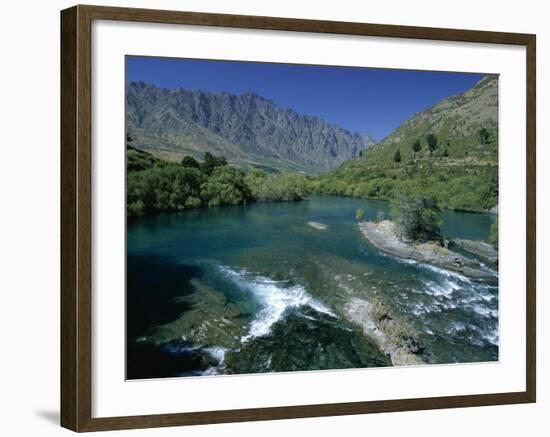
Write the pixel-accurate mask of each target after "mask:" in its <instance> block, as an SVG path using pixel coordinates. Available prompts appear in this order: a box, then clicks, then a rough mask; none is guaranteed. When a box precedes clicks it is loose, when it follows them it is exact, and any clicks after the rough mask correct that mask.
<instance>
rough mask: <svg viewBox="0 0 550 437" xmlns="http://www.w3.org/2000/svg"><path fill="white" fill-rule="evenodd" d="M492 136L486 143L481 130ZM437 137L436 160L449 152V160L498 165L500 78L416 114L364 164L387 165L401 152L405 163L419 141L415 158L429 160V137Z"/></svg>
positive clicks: (365, 157) (367, 155) (488, 79)
mask: <svg viewBox="0 0 550 437" xmlns="http://www.w3.org/2000/svg"><path fill="white" fill-rule="evenodd" d="M481 128H485V129H486V130H487V132H488V133H489V136H488V138H487V139H486V142H484V143H483V144H482V143H481V141H480V136H479V131H480V129H481ZM430 133H432V134H434V135H435V137H436V138H437V142H438V144H437V149H436V151H435V152H434V155H435V157H442V155H444V152H445V150H446V151H447V155H448V161H451V160H467V161H470V162H474V161H477V162H483V163H491V164H496V162H497V159H498V77H497V76H486V77H485V78H484V79H482V80H481V81H480V82H478V83H477V84H476V86H474V87H473V88H471V89H470V90H468V91H466V92H465V93H463V94H459V95H456V96H452V97H448V98H446V99H444V100H442V101H441V102H439V103H437V104H436V105H434V106H432V107H431V108H429V109H427V110H425V111H422V112H419V113H418V114H416V115H414V116H413V117H411V118H410V119H408V120H407V121H405V122H404V123H403V124H402V125H400V126H399V127H398V128H397V129H395V130H394V131H393V132H391V133H390V134H389V135H388V136H387V137H386V138H384V139H383V140H382V141H380V142H379V143H378V144H377V145H376V147H373V148H371V149H370V150H369V151H368V152H366V153H364V154H363V156H362V158H360V160H361V161H364V162H368V163H385V162H390V161H391V160H392V159H393V156H394V154H395V152H396V151H397V150H398V149H399V151H400V154H401V156H402V157H403V160H407V159H409V158H411V157H412V154H413V144H414V142H415V141H416V140H418V141H419V142H420V144H421V147H422V148H421V149H420V151H419V152H418V153H416V156H415V158H417V159H427V158H429V150H428V147H427V141H426V138H427V136H428V134H430Z"/></svg>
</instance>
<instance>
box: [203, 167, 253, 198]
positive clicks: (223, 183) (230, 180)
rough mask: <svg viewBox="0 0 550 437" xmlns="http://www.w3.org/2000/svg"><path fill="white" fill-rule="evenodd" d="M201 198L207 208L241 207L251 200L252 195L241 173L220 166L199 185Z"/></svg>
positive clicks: (231, 168)
mask: <svg viewBox="0 0 550 437" xmlns="http://www.w3.org/2000/svg"><path fill="white" fill-rule="evenodd" d="M201 198H202V199H203V201H204V202H205V203H206V204H207V205H208V206H222V205H242V204H245V203H247V202H248V201H250V200H252V195H251V193H250V190H249V189H248V186H247V185H246V183H245V182H244V173H243V172H242V171H240V170H238V169H236V168H233V167H229V166H226V165H220V166H216V167H215V168H214V169H213V170H212V174H211V175H210V177H209V178H208V179H207V180H206V182H204V183H203V184H202V185H201Z"/></svg>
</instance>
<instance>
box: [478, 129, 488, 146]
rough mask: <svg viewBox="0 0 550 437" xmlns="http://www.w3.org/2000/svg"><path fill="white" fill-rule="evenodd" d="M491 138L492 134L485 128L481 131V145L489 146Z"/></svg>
mask: <svg viewBox="0 0 550 437" xmlns="http://www.w3.org/2000/svg"><path fill="white" fill-rule="evenodd" d="M490 136H491V134H490V132H489V131H488V130H487V129H485V128H484V127H482V128H481V129H480V130H479V141H480V142H481V144H488V143H489V137H490Z"/></svg>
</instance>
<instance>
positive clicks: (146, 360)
mask: <svg viewBox="0 0 550 437" xmlns="http://www.w3.org/2000/svg"><path fill="white" fill-rule="evenodd" d="M127 271H128V274H127V281H128V282H127V288H128V290H131V298H128V299H127V315H126V317H127V318H126V323H127V325H126V326H127V339H128V342H127V345H126V348H127V354H126V359H127V363H128V366H127V377H128V378H129V379H136V378H154V377H162V376H172V375H174V374H175V373H176V371H181V369H182V368H185V365H186V363H187V362H189V359H188V358H187V359H186V358H185V357H181V356H180V357H177V356H174V355H173V354H169V353H166V351H164V350H162V349H159V348H157V347H156V346H155V345H153V344H151V343H149V342H140V341H139V338H140V337H143V336H145V335H146V334H147V332H148V330H149V329H150V328H151V327H154V326H158V325H164V324H167V323H170V322H172V321H173V320H175V319H177V318H178V317H179V316H180V315H181V314H182V313H184V312H185V311H187V310H188V309H189V304H188V303H187V302H185V301H182V300H178V299H177V298H178V297H181V296H186V295H189V294H191V293H192V292H193V285H192V284H191V280H192V279H193V278H196V277H200V276H201V269H200V268H198V267H195V266H188V265H184V264H177V263H174V262H173V261H171V260H170V259H169V258H163V257H159V256H153V255H147V256H142V255H138V256H134V255H132V256H130V255H129V256H128V257H127Z"/></svg>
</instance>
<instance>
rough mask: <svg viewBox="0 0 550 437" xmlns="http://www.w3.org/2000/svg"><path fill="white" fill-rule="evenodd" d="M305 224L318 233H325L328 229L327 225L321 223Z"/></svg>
mask: <svg viewBox="0 0 550 437" xmlns="http://www.w3.org/2000/svg"><path fill="white" fill-rule="evenodd" d="M307 224H308V225H309V226H311V227H312V228H315V229H317V230H318V231H326V230H327V229H328V226H327V225H324V224H323V223H319V222H307Z"/></svg>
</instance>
